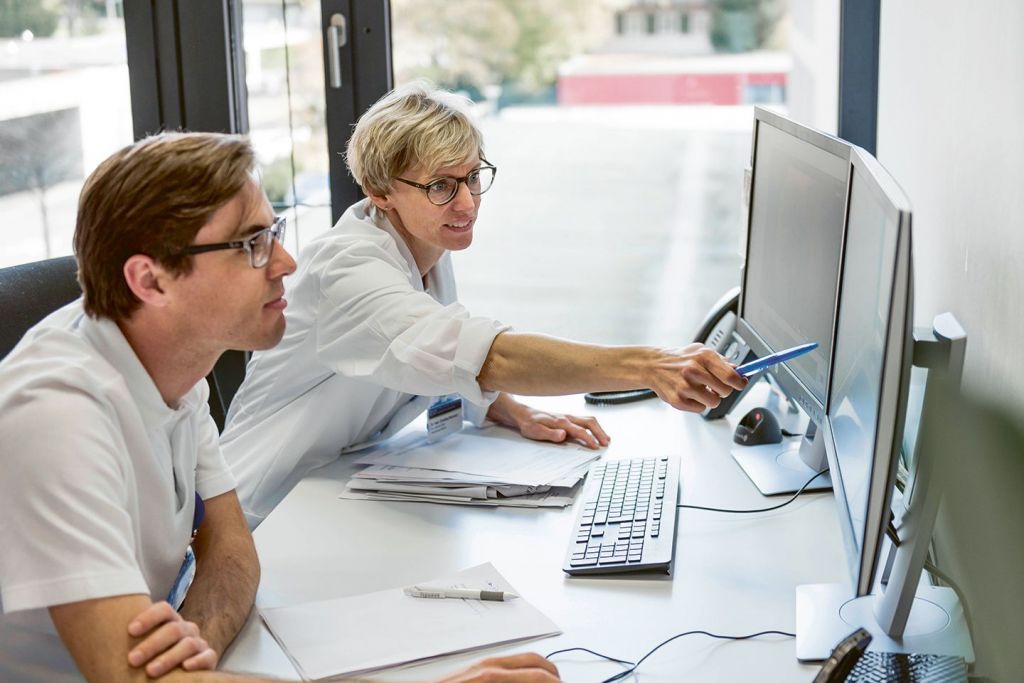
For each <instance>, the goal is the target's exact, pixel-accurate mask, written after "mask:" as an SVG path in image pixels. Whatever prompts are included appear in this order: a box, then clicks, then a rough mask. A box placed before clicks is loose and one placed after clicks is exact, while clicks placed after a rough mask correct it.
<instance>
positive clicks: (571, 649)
mask: <svg viewBox="0 0 1024 683" xmlns="http://www.w3.org/2000/svg"><path fill="white" fill-rule="evenodd" d="M566 652H589V653H590V654H592V655H595V656H597V657H600V658H601V659H607V660H608V661H610V662H618V663H619V664H625V665H626V666H635V665H636V662H628V661H626V660H625V659H616V658H615V657H610V656H608V655H603V654H601V653H600V652H594V651H593V650H590V649H588V648H585V647H567V648H565V649H564V650H555V651H554V652H549V653H548V654H546V655H544V659H551V658H552V657H554V656H555V655H560V654H564V653H566Z"/></svg>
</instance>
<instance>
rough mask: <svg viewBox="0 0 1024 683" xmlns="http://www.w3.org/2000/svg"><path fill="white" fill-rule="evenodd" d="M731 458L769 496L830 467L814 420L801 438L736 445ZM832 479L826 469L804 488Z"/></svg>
mask: <svg viewBox="0 0 1024 683" xmlns="http://www.w3.org/2000/svg"><path fill="white" fill-rule="evenodd" d="M732 457H733V459H734V460H736V462H737V464H739V466H740V468H742V470H743V472H744V474H746V475H747V477H749V478H750V481H752V482H754V486H756V487H757V489H758V490H759V491H760V492H761V493H763V494H764V495H766V496H776V495H779V494H783V493H796V492H797V491H799V490H800V487H801V486H803V485H804V484H807V481H808V480H809V479H810V478H811V477H813V476H814V475H815V473H817V472H820V471H821V470H825V469H828V458H827V457H826V455H825V441H824V438H823V437H822V435H821V432H820V430H818V428H817V425H816V424H814V422H813V421H811V422H809V423H808V425H807V432H806V433H805V434H804V436H803V437H801V438H800V440H799V441H795V440H793V439H790V440H783V442H782V443H777V444H769V445H766V446H736V447H734V448H733V449H732ZM831 488H832V478H831V477H830V476H829V474H828V473H827V472H826V473H825V474H823V475H821V476H820V477H818V478H817V479H815V480H814V481H812V482H811V483H810V484H809V485H808V486H807V488H805V489H804V491H828V490H830V489H831ZM833 644H834V643H833Z"/></svg>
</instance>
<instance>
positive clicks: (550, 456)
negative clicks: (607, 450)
mask: <svg viewBox="0 0 1024 683" xmlns="http://www.w3.org/2000/svg"><path fill="white" fill-rule="evenodd" d="M487 432H488V430H486V429H485V430H481V431H480V432H479V433H473V432H462V433H460V434H454V435H452V436H450V437H448V438H446V439H445V440H444V441H441V442H439V443H435V444H423V445H418V446H413V447H412V448H408V449H406V450H400V451H378V452H375V453H369V454H367V455H365V456H363V457H361V458H359V459H358V460H356V463H357V464H361V465H397V466H401V467H413V468H421V469H429V470H442V471H447V472H462V473H467V474H475V475H478V476H481V477H488V478H490V479H491V480H493V481H498V482H502V483H504V484H522V485H526V486H530V485H534V486H537V485H543V484H550V483H551V482H553V481H556V480H559V479H562V478H563V477H565V476H566V475H567V474H569V473H571V472H573V471H574V470H576V469H578V468H579V467H581V466H582V465H586V464H587V463H589V462H592V461H593V460H596V459H597V458H598V457H600V454H601V453H600V452H599V451H592V450H589V449H586V448H583V447H582V446H578V445H575V444H573V445H554V444H541V443H537V442H531V441H525V440H523V439H505V438H496V437H493V436H488V435H487Z"/></svg>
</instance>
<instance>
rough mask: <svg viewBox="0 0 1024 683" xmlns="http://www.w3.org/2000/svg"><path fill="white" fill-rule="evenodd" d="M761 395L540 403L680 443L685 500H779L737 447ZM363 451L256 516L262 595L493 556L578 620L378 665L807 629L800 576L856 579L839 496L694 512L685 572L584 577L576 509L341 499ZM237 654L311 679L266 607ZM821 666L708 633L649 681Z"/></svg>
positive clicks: (369, 581)
mask: <svg viewBox="0 0 1024 683" xmlns="http://www.w3.org/2000/svg"><path fill="white" fill-rule="evenodd" d="M751 393H754V392H751ZM751 401H752V400H751V399H747V400H745V401H744V405H741V406H740V409H739V410H734V411H733V415H732V416H730V418H729V421H728V422H726V421H724V420H719V421H717V422H712V423H709V422H705V421H704V420H702V419H701V418H700V417H699V416H697V415H692V414H682V413H678V412H676V411H675V410H673V409H671V408H669V407H668V406H666V405H665V404H663V403H661V402H660V401H653V400H648V401H644V402H641V403H635V404H630V405H625V406H587V405H585V404H584V403H583V401H582V398H580V397H566V398H561V399H542V400H537V399H534V400H531V401H530V402H531V404H533V405H537V406H544V407H548V408H550V409H562V410H565V411H568V412H575V413H577V414H585V413H588V412H589V413H591V414H594V415H596V416H597V417H598V418H599V419H600V420H601V423H602V424H603V425H604V426H605V428H606V430H607V431H608V433H609V434H610V435H611V436H612V443H611V446H610V447H609V449H608V453H607V455H606V456H605V457H608V458H626V457H635V456H638V455H654V454H659V453H676V454H678V455H680V457H681V479H682V482H681V497H680V500H681V502H684V503H691V504H697V505H700V504H704V505H712V506H723V507H737V508H740V507H742V508H748V507H763V506H766V505H767V504H770V503H771V502H777V501H778V500H780V499H774V498H773V499H765V498H763V497H762V496H761V495H760V494H759V493H758V492H757V490H756V489H755V488H754V486H753V485H752V484H751V483H750V482H749V481H748V480H747V478H746V476H745V475H744V474H743V472H742V471H741V470H740V469H739V468H738V466H737V465H736V464H735V463H734V461H733V459H732V458H731V457H730V456H729V448H730V446H731V434H732V425H733V424H734V423H735V422H736V421H737V420H738V416H739V415H742V414H743V412H744V408H745V407H748V404H750V403H751ZM421 428H422V427H421ZM352 460H354V457H352V456H348V457H345V458H342V459H340V460H339V461H336V462H335V463H333V464H331V465H328V466H327V467H324V468H323V469H321V470H318V471H317V472H316V473H315V475H314V476H310V477H308V478H306V479H305V480H303V481H302V482H301V483H300V484H299V485H298V486H297V487H296V488H295V490H293V491H292V492H291V494H289V495H288V497H287V498H285V500H284V501H283V502H282V504H281V505H280V506H279V507H278V508H277V509H276V510H275V511H274V512H273V513H272V514H271V515H270V516H269V517H268V518H267V519H266V521H265V522H264V523H263V524H262V525H261V526H260V528H259V529H257V530H256V533H255V539H256V546H257V549H258V551H259V556H260V561H261V564H262V569H263V575H262V581H261V584H260V589H259V594H258V596H257V600H256V602H257V605H258V606H263V607H274V606H281V605H289V604H295V603H299V602H304V601H308V600H323V599H328V598H337V597H342V596H346V595H354V594H359V593H366V592H370V591H375V590H381V589H385V588H392V587H396V586H402V585H407V584H410V583H413V582H415V581H417V580H421V579H424V578H425V577H431V576H442V575H445V574H449V573H453V572H455V571H458V570H461V569H464V568H466V567H470V566H473V565H476V564H479V563H482V562H487V561H489V562H492V563H493V564H494V565H495V567H497V568H498V570H499V571H500V572H502V574H504V575H505V577H506V578H507V579H508V580H509V581H510V582H511V583H512V585H513V586H515V588H516V590H518V591H519V592H520V593H521V594H522V595H523V597H524V598H526V599H527V600H529V601H530V602H531V603H533V604H534V605H536V606H537V607H539V608H540V609H541V610H542V611H543V612H544V613H545V614H547V615H548V616H549V617H550V618H551V619H553V620H554V621H555V623H556V624H558V625H559V626H560V627H561V628H562V630H563V631H564V633H563V635H561V636H559V637H556V638H547V639H543V640H535V641H531V642H528V643H525V644H522V643H521V644H518V645H514V646H509V647H501V648H490V649H487V650H481V651H478V652H476V653H471V654H466V655H459V656H452V657H446V658H443V659H441V660H438V661H436V662H432V663H429V664H425V665H421V666H418V667H413V668H407V669H402V670H388V671H385V672H383V673H382V674H378V676H377V677H378V678H382V679H390V680H410V679H424V678H430V677H432V676H437V675H440V674H443V673H447V672H451V671H454V670H456V669H457V668H460V667H462V666H464V665H466V664H468V663H470V662H473V661H476V660H477V659H480V658H481V657H484V656H492V655H495V654H507V653H512V652H521V651H536V652H539V653H541V654H547V653H549V652H552V651H554V650H557V649H561V648H567V647H573V646H583V647H587V648H590V649H592V650H597V651H598V652H602V653H605V654H608V655H612V656H615V657H618V658H621V659H629V660H636V659H637V658H639V657H641V656H642V655H643V654H644V653H646V652H647V651H648V650H649V649H650V648H652V647H654V646H655V645H656V644H658V643H659V642H661V641H662V640H664V639H666V638H668V637H670V636H672V635H673V634H676V633H680V632H682V631H688V630H691V629H703V630H707V631H711V632H713V633H721V634H734V635H742V634H747V633H754V632H757V631H762V630H768V629H778V630H783V631H790V632H792V631H793V629H794V587H795V586H797V585H798V584H802V583H821V582H839V581H847V580H848V572H847V570H846V568H845V560H844V556H843V550H842V542H841V540H840V532H839V527H838V523H837V521H836V515H835V512H834V509H833V500H832V496H831V494H805V496H802V497H801V498H800V499H798V500H797V501H795V502H794V503H792V504H791V505H789V506H787V507H785V508H783V509H781V510H778V511H775V512H770V513H761V514H757V515H729V514H721V513H712V512H704V511H696V510H679V518H678V524H677V540H676V552H675V562H674V565H673V568H672V574H671V576H668V575H642V576H641V575H628V574H627V575H621V574H620V575H617V576H610V577H586V578H579V577H568V576H566V575H565V574H564V573H563V572H562V571H561V563H562V559H563V557H564V553H565V549H566V545H567V543H568V539H569V534H570V529H571V527H572V524H573V521H574V514H575V509H574V508H568V509H566V510H544V509H511V508H475V507H461V506H448V505H435V504H428V503H392V502H375V501H349V500H340V499H338V497H337V496H338V493H339V492H340V491H341V490H342V489H343V488H344V482H345V481H346V479H348V477H349V476H350V475H351V474H352V473H353V472H354V471H355V470H356V469H357V468H356V467H355V466H354V465H353V464H352ZM344 646H345V644H344V643H339V647H344ZM554 661H555V663H556V664H557V665H558V666H559V669H560V670H561V672H562V676H563V678H564V679H565V680H567V681H569V682H571V683H575V682H577V681H579V682H583V683H590V682H592V681H598V680H601V679H603V678H605V677H607V676H610V675H612V674H613V673H616V672H618V671H620V670H621V666H620V665H617V664H614V663H608V662H604V661H603V660H599V659H598V658H596V657H594V656H592V655H589V654H586V653H570V654H567V655H559V656H558V657H556V658H555V659H554ZM222 668H224V669H226V670H233V671H245V672H251V673H260V674H267V675H273V676H280V677H284V678H297V675H296V673H295V670H294V668H293V667H292V666H291V664H290V663H289V661H288V660H287V658H286V657H285V656H284V654H283V653H282V652H281V650H280V648H279V647H278V645H277V644H276V642H275V641H274V640H273V639H272V637H271V636H270V635H269V633H268V632H267V630H266V629H265V628H264V627H263V626H262V624H261V623H260V622H259V618H258V617H257V616H255V611H254V616H253V618H251V619H250V621H249V624H248V625H247V626H246V628H245V629H244V630H243V632H242V633H241V634H240V636H239V638H238V640H237V641H236V643H235V644H234V646H233V647H232V649H231V650H230V651H229V652H228V653H227V654H226V656H225V657H224V659H223V662H222ZM816 670H817V667H813V666H804V665H800V664H799V663H798V662H797V661H796V658H795V655H794V640H793V639H792V638H785V637H780V636H766V637H762V638H759V639H756V640H751V641H741V642H731V641H722V640H714V639H710V638H707V637H705V636H701V635H693V636H687V637H685V638H681V639H679V640H676V641H674V642H673V643H671V644H669V645H666V646H665V647H663V648H662V649H661V650H659V651H658V653H657V654H655V655H654V656H653V657H651V658H650V659H649V660H647V661H646V662H645V663H644V664H643V666H642V667H641V669H640V671H639V674H640V675H639V680H645V681H654V680H657V681H662V680H664V681H747V680H759V681H806V680H810V679H811V678H813V676H814V672H815V671H816Z"/></svg>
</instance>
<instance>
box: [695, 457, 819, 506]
mask: <svg viewBox="0 0 1024 683" xmlns="http://www.w3.org/2000/svg"><path fill="white" fill-rule="evenodd" d="M826 472H828V468H827V467H826V468H825V469H823V470H822V471H820V472H818V473H817V474H815V475H814V476H813V477H811V478H810V479H808V480H807V481H806V482H805V483H804V485H803V486H801V487H800V488H799V489H798V490H797V492H796V493H794V494H793V495H792V497H790V499H789V500H787V501H785V502H782V503H779V504H778V505H772V506H771V507H766V508H755V509H753V510H729V509H727V508H711V507H704V506H703V505H684V504H683V503H680V504H678V505H677V506H676V507H680V508H689V509H690V510H706V511H708V512H728V513H732V514H736V515H747V514H751V513H754V512H771V511H772V510H778V509H779V508H783V507H786V506H787V505H789V504H790V503H792V502H793V501H794V500H796V499H797V497H799V495H800V494H801V493H803V492H804V489H806V488H807V487H808V486H810V485H811V482H813V481H814V480H815V479H817V478H818V477H820V476H821V475H823V474H825V473H826Z"/></svg>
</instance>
